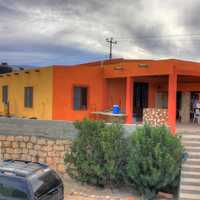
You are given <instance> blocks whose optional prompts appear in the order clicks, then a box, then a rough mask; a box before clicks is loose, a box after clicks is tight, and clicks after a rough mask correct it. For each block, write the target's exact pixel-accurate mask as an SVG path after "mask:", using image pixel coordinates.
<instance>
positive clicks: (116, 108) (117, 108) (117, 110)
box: [113, 105, 120, 114]
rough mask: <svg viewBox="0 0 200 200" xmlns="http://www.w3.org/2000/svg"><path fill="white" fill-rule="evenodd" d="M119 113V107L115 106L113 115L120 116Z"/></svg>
mask: <svg viewBox="0 0 200 200" xmlns="http://www.w3.org/2000/svg"><path fill="white" fill-rule="evenodd" d="M119 113H120V109H119V105H113V114H119Z"/></svg>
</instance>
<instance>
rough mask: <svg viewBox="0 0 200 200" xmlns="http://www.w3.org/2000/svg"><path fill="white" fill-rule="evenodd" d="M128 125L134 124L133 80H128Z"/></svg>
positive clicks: (129, 78)
mask: <svg viewBox="0 0 200 200" xmlns="http://www.w3.org/2000/svg"><path fill="white" fill-rule="evenodd" d="M126 115H127V117H126V124H132V123H133V78H132V77H127V78H126Z"/></svg>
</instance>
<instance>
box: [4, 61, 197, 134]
mask: <svg viewBox="0 0 200 200" xmlns="http://www.w3.org/2000/svg"><path fill="white" fill-rule="evenodd" d="M0 87H1V88H2V92H1V93H0V98H1V99H2V102H1V103H0V112H1V113H2V114H3V113H4V110H5V105H6V104H7V103H9V113H10V115H15V116H19V117H29V118H38V119H48V120H49V119H50V120H51V119H53V120H68V121H74V120H82V119H84V118H90V117H92V118H94V115H95V116H97V115H105V116H112V117H113V116H114V117H118V116H123V117H124V118H125V123H128V124H131V123H140V122H141V121H147V122H149V123H153V124H155V125H158V124H167V125H169V127H170V128H171V129H172V131H173V132H175V130H176V122H177V121H178V122H179V123H190V121H192V120H196V118H197V120H196V121H197V122H198V116H197V115H195V106H194V104H195V102H196V101H198V96H199V93H200V63H196V62H190V61H182V60H174V59H170V60H125V59H113V60H106V61H99V62H92V63H86V64H80V65H73V66H57V65H56V66H50V67H46V68H34V69H28V70H24V71H23V70H22V71H17V72H16V71H15V72H11V73H8V74H3V75H1V76H0ZM115 104H117V105H119V107H120V111H121V114H119V115H117V114H116V115H113V114H112V113H111V112H108V111H109V110H111V109H112V107H113V105H115Z"/></svg>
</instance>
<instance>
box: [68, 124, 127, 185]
mask: <svg viewBox="0 0 200 200" xmlns="http://www.w3.org/2000/svg"><path fill="white" fill-rule="evenodd" d="M74 126H75V127H76V128H77V129H78V130H79V135H78V137H77V138H76V139H75V141H74V143H73V145H72V147H71V151H70V152H68V153H66V155H65V164H66V168H67V171H68V173H69V174H70V175H71V176H72V177H74V178H76V179H78V180H80V181H82V182H87V183H89V184H95V185H101V186H104V185H106V184H117V183H120V182H121V181H122V180H123V173H124V172H125V171H126V170H125V167H126V155H125V154H126V153H127V152H126V149H127V148H126V147H127V145H126V140H125V139H124V138H123V129H122V127H121V126H120V125H118V124H112V125H105V124H104V123H103V122H101V121H89V120H84V121H83V122H75V124H74Z"/></svg>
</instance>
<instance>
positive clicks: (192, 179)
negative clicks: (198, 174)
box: [181, 177, 200, 184]
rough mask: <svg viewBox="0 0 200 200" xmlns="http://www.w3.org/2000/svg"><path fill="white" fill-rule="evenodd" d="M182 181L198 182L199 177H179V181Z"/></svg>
mask: <svg viewBox="0 0 200 200" xmlns="http://www.w3.org/2000/svg"><path fill="white" fill-rule="evenodd" d="M182 182H184V183H194V184H196V183H200V179H198V178H187V177H185V178H184V177H181V183H182Z"/></svg>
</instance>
